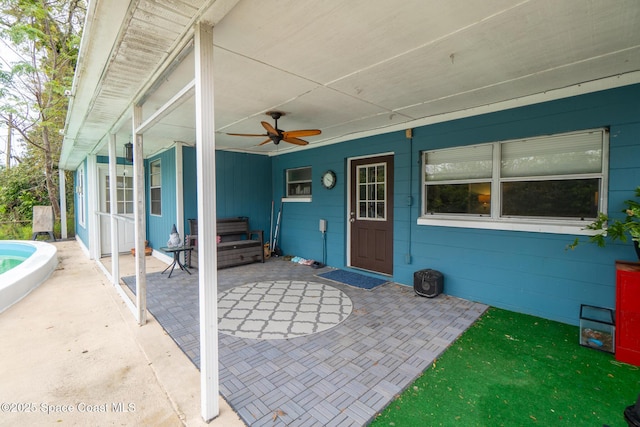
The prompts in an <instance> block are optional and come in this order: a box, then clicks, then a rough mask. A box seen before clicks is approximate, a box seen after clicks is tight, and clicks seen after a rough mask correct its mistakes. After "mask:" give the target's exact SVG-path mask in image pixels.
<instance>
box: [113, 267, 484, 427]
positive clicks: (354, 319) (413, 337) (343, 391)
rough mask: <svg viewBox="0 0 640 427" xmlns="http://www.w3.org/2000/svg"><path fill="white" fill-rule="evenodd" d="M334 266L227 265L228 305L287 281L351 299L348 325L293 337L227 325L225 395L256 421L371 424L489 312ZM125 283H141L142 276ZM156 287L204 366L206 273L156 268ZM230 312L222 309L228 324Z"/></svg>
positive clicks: (151, 283) (164, 318) (160, 304)
mask: <svg viewBox="0 0 640 427" xmlns="http://www.w3.org/2000/svg"><path fill="white" fill-rule="evenodd" d="M329 270H330V269H329V268H327V267H324V268H321V269H313V268H310V267H309V266H306V265H300V264H297V263H295V262H291V261H288V260H285V259H283V258H273V259H270V260H268V261H267V262H266V263H264V264H262V263H255V264H249V265H245V266H240V267H235V268H229V269H223V270H219V271H218V293H219V301H221V300H222V299H224V297H225V295H227V294H228V291H231V290H238V289H240V288H243V287H245V286H248V285H249V286H250V285H254V286H255V285H260V284H263V285H264V284H268V283H273V282H285V283H286V284H287V285H288V287H291V286H292V285H293V286H294V287H295V286H296V285H298V286H301V287H309V286H311V285H313V284H320V285H324V286H326V287H330V288H331V289H336V290H338V291H340V292H341V293H344V294H345V295H346V296H347V297H348V300H350V301H351V303H352V310H351V312H350V313H349V314H348V316H346V318H344V320H342V321H341V322H340V323H338V324H336V325H335V326H332V327H330V328H328V329H325V330H323V331H320V332H316V333H310V334H304V335H300V336H296V337H294V338H288V339H252V338H245V337H239V336H237V335H231V334H230V333H229V332H226V333H225V332H222V330H223V328H222V327H221V328H220V330H221V332H219V336H218V339H219V361H220V362H219V363H220V365H219V366H220V392H221V394H222V396H223V397H224V398H225V399H226V400H227V402H228V403H229V404H230V405H231V407H232V408H233V409H234V410H235V411H237V413H238V414H239V415H240V417H241V418H242V420H243V421H244V422H246V423H247V424H248V425H252V426H260V425H270V426H271V425H304V426H321V425H322V426H324V425H341V426H360V425H365V424H367V423H368V422H369V421H370V420H371V419H372V418H373V417H375V415H376V414H377V413H378V412H379V411H381V410H382V409H383V408H384V407H386V406H387V405H388V404H389V403H390V402H391V400H392V399H393V398H394V396H395V395H397V394H398V393H400V392H401V391H402V390H404V389H405V388H406V387H408V386H409V385H410V384H411V383H412V382H413V381H414V380H415V378H417V377H418V376H419V375H420V374H421V373H422V371H424V370H425V369H426V368H427V367H429V366H430V365H431V364H433V362H434V361H435V359H436V358H437V357H438V356H439V355H440V354H441V353H442V352H443V351H444V350H445V349H446V348H447V347H448V346H449V345H450V344H451V343H452V342H453V341H454V340H455V339H456V338H457V337H458V336H459V335H460V334H461V333H462V332H464V330H466V328H467V327H468V326H470V325H471V324H472V323H473V322H474V321H475V320H476V319H477V318H478V317H479V316H480V315H481V314H482V313H483V312H484V311H485V310H486V308H487V306H486V305H483V304H479V303H474V302H470V301H466V300H464V299H460V298H455V297H451V296H447V295H439V296H438V297H436V298H433V299H429V298H422V297H418V296H416V295H415V294H414V292H413V289H411V288H410V287H407V286H401V285H398V284H394V283H393V282H388V283H385V284H383V285H381V286H378V287H376V288H374V289H373V290H366V289H360V288H356V287H353V286H349V285H345V284H341V283H337V282H333V281H330V280H327V279H324V278H322V277H319V276H318V274H321V273H323V272H326V271H329ZM196 271H197V270H196ZM124 281H125V283H127V284H128V285H129V286H130V287H131V286H133V287H134V288H135V286H134V284H135V277H127V278H125V279H124ZM147 286H148V288H147V299H148V308H149V311H150V312H151V314H152V315H153V316H154V317H155V318H156V320H157V321H158V322H159V323H160V324H161V325H162V327H163V328H164V329H165V330H166V331H167V333H168V334H169V335H170V336H171V337H172V338H173V340H174V341H175V342H176V343H177V344H178V346H179V347H180V348H181V349H182V351H183V352H184V353H185V354H186V355H187V356H188V357H189V358H190V359H191V361H192V362H193V363H194V365H196V366H197V367H199V364H200V354H199V333H198V331H199V320H198V319H199V317H198V283H197V275H195V274H194V275H191V276H190V275H188V274H186V273H185V272H182V271H177V272H174V274H173V275H172V277H171V278H168V275H167V274H164V275H163V274H160V273H152V274H149V275H148V276H147ZM320 299H322V298H320ZM275 312H276V310H274V313H275ZM224 313H225V310H224V309H223V307H220V310H219V319H220V321H221V325H222V324H223V320H224V316H225V314H224Z"/></svg>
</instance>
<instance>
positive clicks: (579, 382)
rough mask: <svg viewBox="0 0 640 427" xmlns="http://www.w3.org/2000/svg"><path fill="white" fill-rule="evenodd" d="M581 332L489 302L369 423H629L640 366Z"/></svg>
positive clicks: (637, 391) (638, 387)
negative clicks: (583, 342) (585, 340)
mask: <svg viewBox="0 0 640 427" xmlns="http://www.w3.org/2000/svg"><path fill="white" fill-rule="evenodd" d="M578 334H579V328H578V327H576V326H570V325H566V324H563V323H558V322H553V321H550V320H545V319H541V318H538V317H534V316H528V315H524V314H519V313H514V312H510V311H505V310H500V309H496V308H491V309H489V310H488V311H487V312H486V313H485V314H484V315H483V316H482V317H481V318H480V319H479V320H478V321H477V322H476V323H475V324H474V325H473V326H471V328H469V329H468V330H467V331H466V332H465V333H464V334H463V335H462V336H461V337H460V338H459V339H458V340H457V341H456V342H455V343H454V344H453V345H452V346H451V347H449V348H448V349H447V350H446V351H445V352H444V353H443V354H442V356H441V357H440V358H439V359H437V360H436V361H435V362H434V363H433V365H432V366H431V367H430V368H429V369H427V370H426V371H425V372H424V373H423V374H422V376H421V377H420V378H418V379H417V380H416V381H415V382H414V383H413V384H412V385H411V386H409V387H408V389H407V390H405V391H404V392H403V393H402V394H401V395H399V396H398V397H397V398H396V399H395V400H394V401H393V402H391V403H390V404H389V406H388V407H387V408H386V409H385V410H384V411H383V412H382V413H381V414H380V415H379V416H378V417H377V418H376V419H375V420H374V421H373V422H372V423H371V426H375V427H380V426H449V425H455V426H528V425H539V426H597V427H601V426H603V425H608V426H611V427H626V426H627V423H626V421H625V420H624V416H623V411H624V409H625V407H627V406H629V405H632V404H634V403H635V401H636V399H637V397H638V394H640V369H639V368H638V367H635V366H631V365H627V364H624V363H620V362H617V361H616V360H615V358H614V356H613V355H612V354H610V353H604V352H601V351H597V350H593V349H590V348H585V347H582V346H580V345H579V340H578Z"/></svg>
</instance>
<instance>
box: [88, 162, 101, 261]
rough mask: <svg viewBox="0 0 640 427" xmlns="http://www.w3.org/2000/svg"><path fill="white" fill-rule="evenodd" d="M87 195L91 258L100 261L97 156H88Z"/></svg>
mask: <svg viewBox="0 0 640 427" xmlns="http://www.w3.org/2000/svg"><path fill="white" fill-rule="evenodd" d="M85 185H86V189H85V193H84V194H86V195H87V206H88V209H87V225H88V229H89V258H91V259H95V260H99V259H100V256H101V255H102V251H101V249H100V247H101V245H100V217H99V216H98V214H97V212H98V211H99V210H100V186H99V182H98V159H97V158H96V155H95V154H90V155H88V156H87V173H86V176H85Z"/></svg>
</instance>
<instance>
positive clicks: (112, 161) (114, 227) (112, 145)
mask: <svg viewBox="0 0 640 427" xmlns="http://www.w3.org/2000/svg"><path fill="white" fill-rule="evenodd" d="M116 153H117V151H116V135H115V134H114V133H112V134H111V135H109V200H110V201H111V203H110V204H109V218H110V220H111V281H112V282H113V284H114V286H118V280H119V278H120V259H119V258H120V253H119V252H120V245H119V242H118V220H117V219H116V214H117V213H118V203H117V200H118V195H117V190H118V185H117V179H118V169H117V167H118V156H117V155H116Z"/></svg>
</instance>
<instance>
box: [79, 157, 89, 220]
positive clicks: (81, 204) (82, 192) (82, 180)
mask: <svg viewBox="0 0 640 427" xmlns="http://www.w3.org/2000/svg"><path fill="white" fill-rule="evenodd" d="M76 177H77V182H76V194H77V195H78V206H77V211H78V224H80V225H81V226H82V227H83V228H86V226H87V220H86V217H87V216H86V212H85V206H86V199H85V185H86V176H85V171H84V163H82V164H81V165H80V166H78V171H77V173H76Z"/></svg>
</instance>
